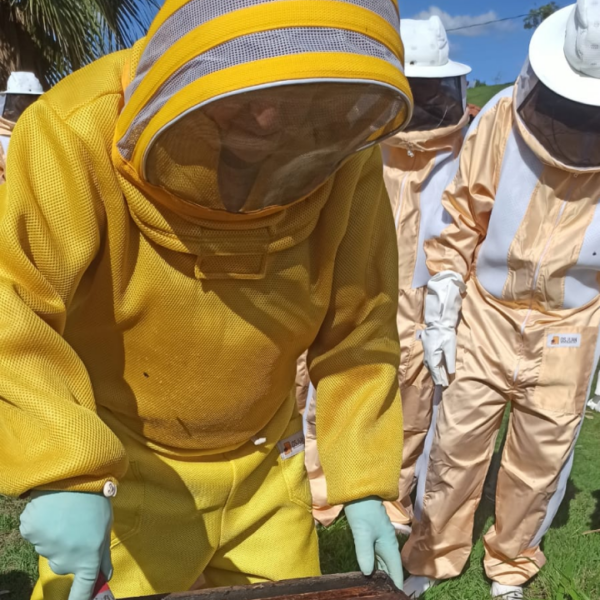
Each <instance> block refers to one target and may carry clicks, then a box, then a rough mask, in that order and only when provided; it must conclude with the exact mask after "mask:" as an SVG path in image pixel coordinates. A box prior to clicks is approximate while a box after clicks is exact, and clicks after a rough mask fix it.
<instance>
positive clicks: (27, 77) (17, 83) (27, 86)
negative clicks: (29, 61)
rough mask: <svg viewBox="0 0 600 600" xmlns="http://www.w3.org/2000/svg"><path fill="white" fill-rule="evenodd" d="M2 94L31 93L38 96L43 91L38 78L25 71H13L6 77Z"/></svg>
mask: <svg viewBox="0 0 600 600" xmlns="http://www.w3.org/2000/svg"><path fill="white" fill-rule="evenodd" d="M2 93H4V94H32V95H35V96H39V95H40V94H43V93H44V89H43V88H42V84H41V83H40V81H39V79H38V78H37V77H36V76H35V75H34V74H33V73H29V72H27V71H14V72H13V73H11V74H10V77H9V78H8V84H7V86H6V91H5V92H2Z"/></svg>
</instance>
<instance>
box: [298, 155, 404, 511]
mask: <svg viewBox="0 0 600 600" xmlns="http://www.w3.org/2000/svg"><path fill="white" fill-rule="evenodd" d="M382 170H383V166H382V164H381V155H380V151H379V148H377V149H375V150H374V151H373V152H372V156H371V159H370V160H369V161H368V162H367V163H366V164H365V166H364V169H363V172H362V175H361V178H360V180H359V181H358V182H357V185H356V187H355V188H354V190H353V192H352V195H353V197H354V201H353V203H352V205H351V206H350V207H349V208H350V212H349V214H348V228H347V230H346V232H345V235H344V238H343V240H342V241H341V244H340V247H339V251H338V260H337V261H336V264H335V274H334V286H333V293H332V297H331V304H330V308H329V310H328V312H327V315H326V317H325V320H324V322H323V325H322V327H321V330H320V332H319V335H318V337H317V339H316V341H315V343H314V344H313V346H312V347H311V349H310V351H309V356H308V361H309V369H310V374H311V380H312V381H313V382H314V384H315V386H316V389H317V395H318V398H319V400H318V403H317V431H318V439H319V452H320V454H321V462H322V465H323V470H324V472H325V477H326V479H327V485H328V501H329V503H330V504H331V505H335V504H342V503H346V502H348V501H349V500H351V499H352V498H363V497H365V496H368V495H369V490H372V489H373V479H374V478H373V473H375V472H377V473H385V474H386V475H385V476H384V480H385V482H384V481H383V480H382V481H381V482H380V484H381V486H380V489H379V490H378V493H377V495H379V496H380V497H382V498H384V499H388V500H392V499H396V497H397V495H398V482H397V481H391V480H388V479H387V474H388V473H389V474H391V473H394V472H396V473H399V472H400V461H401V455H402V430H403V427H402V409H401V405H400V402H399V392H398V381H397V373H398V358H399V355H400V347H399V344H398V334H397V330H396V327H395V326H394V327H390V322H391V321H395V318H396V310H397V299H398V277H397V275H398V267H397V265H398V249H397V244H396V241H395V240H396V236H395V231H394V222H393V218H392V213H391V207H390V203H389V200H388V197H387V194H386V192H385V189H384V187H383V182H382V178H381V174H382ZM340 183H341V181H340ZM341 187H342V189H339V190H336V191H338V192H339V193H342V194H344V192H346V193H349V190H343V184H342V185H341ZM331 225H332V226H333V224H331ZM367 231H368V232H369V234H368V235H365V233H366V232H367ZM375 398H376V399H377V400H375ZM336 399H337V400H336ZM351 440H355V441H358V440H360V441H359V442H358V444H357V445H355V444H354V443H353V442H351ZM359 447H360V449H359ZM386 448H387V449H388V450H389V448H394V449H395V450H396V449H397V450H398V452H396V451H394V452H385V449H386ZM382 450H383V452H382ZM375 457H377V462H374V460H373V459H374V458H375ZM350 481H352V482H353V483H352V486H351V487H349V486H348V483H349V482H350Z"/></svg>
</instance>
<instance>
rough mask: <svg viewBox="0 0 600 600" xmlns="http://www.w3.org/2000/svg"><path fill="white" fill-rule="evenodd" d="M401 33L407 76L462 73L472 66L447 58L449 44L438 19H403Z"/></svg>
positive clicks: (443, 75)
mask: <svg viewBox="0 0 600 600" xmlns="http://www.w3.org/2000/svg"><path fill="white" fill-rule="evenodd" d="M400 33H401V35H402V41H403V42H404V54H405V55H404V59H405V60H404V62H405V73H406V76H407V77H431V78H439V77H461V76H463V75H467V74H468V73H470V72H471V67H468V66H467V65H463V64H461V63H457V62H454V61H452V60H450V44H449V43H448V36H447V34H446V29H445V28H444V24H443V23H442V21H441V19H440V18H439V17H438V16H437V15H434V16H433V17H430V18H429V19H427V20H415V19H402V21H401V23H400Z"/></svg>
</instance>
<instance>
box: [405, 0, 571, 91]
mask: <svg viewBox="0 0 600 600" xmlns="http://www.w3.org/2000/svg"><path fill="white" fill-rule="evenodd" d="M547 2H548V0H539V1H536V0H433V1H431V2H428V1H427V0H400V9H401V11H402V16H403V17H410V18H412V17H417V18H424V17H426V16H427V15H430V14H437V15H439V16H440V17H441V19H442V21H443V22H444V25H446V28H447V29H449V28H451V27H461V26H464V25H471V24H475V23H482V22H484V21H491V20H494V19H496V18H498V19H501V18H504V17H512V16H515V15H520V14H525V13H528V12H529V10H530V9H531V8H535V7H536V6H540V5H543V4H546V3H547ZM572 2H574V0H570V1H569V0H567V1H565V0H558V1H557V4H558V5H559V6H567V5H568V4H571V3H572ZM531 35H532V32H531V31H529V30H525V29H524V28H523V20H522V19H517V20H514V21H505V22H502V23H496V24H494V25H488V26H481V27H475V28H471V29H465V30H463V31H460V32H456V33H454V34H449V38H450V45H451V58H453V59H454V60H457V61H459V62H464V63H467V64H468V65H470V66H471V67H473V73H472V74H471V75H470V77H471V78H472V79H475V78H476V79H481V80H483V81H485V82H487V83H490V84H493V83H507V82H512V81H514V80H515V79H516V78H517V76H518V75H519V73H520V71H521V67H522V66H523V63H524V62H525V58H526V56H527V50H528V48H529V41H530V39H531Z"/></svg>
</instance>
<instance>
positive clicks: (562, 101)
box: [519, 81, 600, 168]
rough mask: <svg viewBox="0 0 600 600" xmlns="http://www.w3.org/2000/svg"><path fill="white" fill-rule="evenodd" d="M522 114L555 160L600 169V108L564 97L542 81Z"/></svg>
mask: <svg viewBox="0 0 600 600" xmlns="http://www.w3.org/2000/svg"><path fill="white" fill-rule="evenodd" d="M519 115H520V116H521V118H522V119H523V121H524V122H525V124H526V125H527V128H528V129H529V131H531V133H532V134H533V135H534V137H535V138H536V139H537V141H538V142H539V143H540V144H542V146H544V148H545V149H546V150H547V151H548V152H549V153H550V154H551V155H552V156H553V157H554V158H555V159H557V160H559V161H560V162H562V163H563V164H565V165H568V166H571V167H580V168H589V167H598V166H600V107H597V106H588V105H587V104H581V103H579V102H574V101H572V100H569V99H568V98H563V97H562V96H559V95H558V94H556V93H555V92H553V91H552V90H551V89H550V88H548V87H547V86H545V85H544V84H543V83H542V82H541V81H540V82H538V83H537V84H536V86H535V87H534V88H533V90H532V91H531V93H530V94H529V96H527V98H526V99H525V101H524V102H523V104H522V105H521V107H520V108H519Z"/></svg>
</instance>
